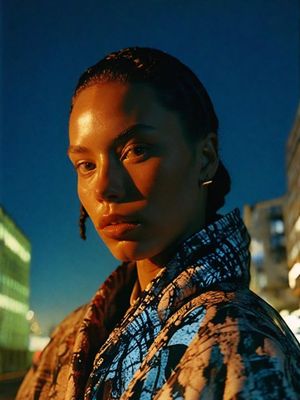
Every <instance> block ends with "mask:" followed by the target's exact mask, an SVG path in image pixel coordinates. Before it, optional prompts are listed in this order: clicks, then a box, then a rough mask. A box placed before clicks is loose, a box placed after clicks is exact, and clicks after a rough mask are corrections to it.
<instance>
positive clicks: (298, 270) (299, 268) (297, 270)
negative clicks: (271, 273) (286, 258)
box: [289, 263, 300, 289]
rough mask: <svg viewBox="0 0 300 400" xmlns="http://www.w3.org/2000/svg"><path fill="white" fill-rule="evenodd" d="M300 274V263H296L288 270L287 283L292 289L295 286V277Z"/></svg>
mask: <svg viewBox="0 0 300 400" xmlns="http://www.w3.org/2000/svg"><path fill="white" fill-rule="evenodd" d="M299 276H300V263H296V264H294V265H293V266H292V268H291V269H290V271H289V285H290V287H291V288H292V289H294V287H295V286H296V281H297V278H298V277H299Z"/></svg>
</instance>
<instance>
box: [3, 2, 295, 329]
mask: <svg viewBox="0 0 300 400" xmlns="http://www.w3.org/2000/svg"><path fill="white" fill-rule="evenodd" d="M130 3H131V4H134V3H135V2H134V1H131V2H130ZM162 3H163V4H162ZM162 3H159V2H156V1H155V2H153V6H152V7H150V8H149V10H148V12H147V13H145V12H144V9H143V2H139V6H137V5H136V6H135V7H133V8H132V9H131V10H129V9H128V8H127V7H126V6H125V5H124V4H121V3H120V2H116V1H113V2H111V3H110V4H105V6H101V7H100V5H99V4H98V3H97V2H96V1H86V2H85V3H84V6H83V3H82V2H75V3H74V2H70V1H66V2H65V7H64V9H62V8H61V7H62V6H61V5H60V3H59V2H58V1H54V2H51V4H46V3H44V4H42V3H41V2H38V1H32V2H31V3H30V5H25V4H21V3H20V4H18V5H14V4H5V5H4V6H3V8H4V10H3V11H4V13H3V15H4V19H3V32H4V35H3V38H4V40H3V42H4V50H3V60H4V65H3V74H2V79H3V85H2V86H3V91H2V93H3V96H2V99H3V106H2V110H3V115H2V121H3V122H2V125H3V137H2V143H3V148H4V152H3V165H4V173H3V182H4V185H3V187H4V191H3V196H1V203H3V206H4V208H5V209H6V210H7V212H8V213H9V214H10V215H11V216H12V217H13V218H14V220H15V221H16V223H17V224H18V225H19V226H20V227H21V228H22V230H24V232H25V234H26V235H27V236H28V237H29V238H30V241H31V243H32V267H31V268H32V269H31V271H32V275H31V308H33V309H34V311H35V312H36V313H37V317H38V319H39V321H40V322H41V325H42V327H43V328H44V330H48V329H49V328H50V327H51V326H54V325H55V324H56V323H58V322H59V320H60V319H61V318H63V317H64V316H65V315H66V314H67V313H68V312H69V311H71V310H72V309H73V308H75V307H76V306H79V305H80V304H82V303H83V302H86V301H88V300H89V298H90V297H91V296H92V295H93V293H94V292H95V290H96V289H97V287H98V286H99V285H100V284H101V283H102V282H103V280H104V279H105V277H106V276H107V275H108V273H109V272H110V271H111V270H112V269H113V268H114V267H115V266H117V265H118V261H117V260H114V259H113V258H112V256H111V255H110V254H109V252H108V250H107V249H106V248H105V247H104V246H103V245H102V244H101V243H100V239H98V237H97V236H96V233H95V232H94V231H93V228H92V226H91V225H90V224H88V239H87V241H86V242H82V241H81V240H80V238H79V233H78V228H77V225H78V221H77V219H78V214H79V202H78V200H77V198H76V177H75V174H74V172H73V170H72V167H71V164H70V163H69V161H68V160H67V157H66V149H67V144H68V143H67V142H68V140H67V131H68V112H69V104H70V98H71V94H72V90H73V88H74V86H75V83H76V80H77V79H78V77H79V74H80V73H81V72H82V71H83V70H84V69H85V68H86V67H88V66H89V65H91V64H93V63H95V62H96V61H97V60H98V59H100V58H101V57H103V56H104V55H105V54H106V53H107V52H110V51H113V50H116V49H118V48H122V47H127V46H129V45H140V46H151V47H158V48H161V49H162V50H165V51H167V52H169V53H171V54H173V55H175V56H177V57H178V58H179V59H180V60H182V61H183V62H184V63H186V64H187V65H188V66H189V67H191V68H192V69H193V71H194V72H195V73H196V74H197V75H198V76H199V78H200V80H201V81H202V82H203V83H204V85H205V87H206V88H207V90H208V92H209V94H210V96H211V98H212V100H213V103H214V105H215V108H216V111H217V114H218V116H219V120H220V133H219V135H220V150H221V158H222V159H223V161H224V163H225V165H226V166H227V167H228V169H229V172H230V174H231V176H232V182H233V183H232V191H231V193H230V194H229V196H228V197H227V201H226V205H225V207H224V212H226V211H230V210H231V209H232V208H234V207H239V208H240V209H242V207H243V205H244V204H245V203H249V204H252V203H255V202H258V201H263V200H267V199H269V198H273V197H278V196H281V195H282V194H284V193H285V192H286V173H285V146H286V142H287V138H288V135H289V132H290V130H291V129H292V126H293V123H294V118H295V116H296V110H297V107H298V103H299V97H300V96H299V87H300V77H299V67H300V66H299V15H300V12H299V4H298V2H297V1H290V2H288V5H285V6H284V5H283V3H282V2H281V1H273V2H265V3H264V4H261V2H259V1H253V2H251V4H247V5H246V4H241V2H238V1H232V2H229V4H228V2H225V1H213V2H211V3H209V4H208V2H196V1H191V2H190V5H189V7H184V6H183V5H182V3H181V2H179V1H174V2H172V7H170V6H168V5H169V2H162ZM136 4H138V3H136ZM144 7H145V4H144ZM87 21H88V22H87ZM166 26H167V29H166V28H165V27H166ZM179 33H180V34H179ZM83 277H84V279H83Z"/></svg>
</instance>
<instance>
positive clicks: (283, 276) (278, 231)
mask: <svg viewBox="0 0 300 400" xmlns="http://www.w3.org/2000/svg"><path fill="white" fill-rule="evenodd" d="M284 204H285V196H283V197H280V198H277V199H273V200H268V201H264V202H260V203H256V204H255V205H252V206H249V205H246V206H245V207H244V221H245V225H246V226H247V228H248V230H249V233H250V235H251V245H250V251H251V267H250V268H251V269H250V271H251V285H250V287H251V289H252V290H253V291H254V292H256V293H257V294H258V295H260V296H261V297H262V298H263V299H265V300H266V301H267V302H268V303H270V304H271V305H272V306H273V307H274V308H276V309H277V310H279V311H280V310H283V309H286V310H294V309H295V308H297V301H296V298H295V297H294V296H293V294H292V293H291V289H290V288H289V284H288V267H287V257H286V243H285V224H284V218H283V208H284Z"/></svg>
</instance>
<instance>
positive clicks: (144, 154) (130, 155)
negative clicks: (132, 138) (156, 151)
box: [74, 144, 150, 176]
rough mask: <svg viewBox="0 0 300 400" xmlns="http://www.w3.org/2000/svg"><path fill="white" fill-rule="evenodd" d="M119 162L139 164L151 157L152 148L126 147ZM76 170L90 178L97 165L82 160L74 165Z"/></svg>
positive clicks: (134, 145) (140, 145) (133, 145)
mask: <svg viewBox="0 0 300 400" xmlns="http://www.w3.org/2000/svg"><path fill="white" fill-rule="evenodd" d="M118 157H119V160H120V161H121V162H124V163H131V162H132V163H138V162H142V161H145V160H147V159H148V158H149V157H150V146H149V145H147V144H131V145H128V146H126V147H125V148H124V149H123V150H122V152H121V153H120V154H119V156H118ZM74 164H75V165H74V167H75V170H76V171H77V173H78V174H79V175H82V176H88V175H90V174H91V173H92V172H93V171H94V170H95V169H96V168H97V165H96V163H94V162H92V161H86V160H80V161H78V162H75V163H74Z"/></svg>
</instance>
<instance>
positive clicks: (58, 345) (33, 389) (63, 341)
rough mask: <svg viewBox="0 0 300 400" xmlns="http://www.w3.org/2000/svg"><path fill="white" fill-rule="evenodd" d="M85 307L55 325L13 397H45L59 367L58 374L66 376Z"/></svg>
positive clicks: (22, 399) (23, 398)
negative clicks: (48, 340) (48, 339)
mask: <svg viewBox="0 0 300 400" xmlns="http://www.w3.org/2000/svg"><path fill="white" fill-rule="evenodd" d="M87 307H88V305H83V306H81V307H79V308H77V309H76V310H74V311H73V312H71V313H70V314H69V315H68V316H67V317H66V318H65V319H64V320H63V321H62V322H61V323H60V324H59V325H58V326H57V327H56V328H55V330H54V331H53V333H52V334H51V338H50V342H49V343H48V345H47V346H46V347H45V349H44V350H43V351H42V353H41V354H40V356H39V357H38V359H36V360H35V361H34V363H33V365H32V367H31V368H30V370H29V371H28V373H27V375H26V376H25V378H24V380H23V382H22V384H21V386H20V388H19V391H18V394H17V397H16V400H19V399H20V400H25V399H32V398H39V399H41V400H43V399H45V400H46V399H47V398H48V395H49V391H50V390H51V384H52V378H53V376H55V375H57V372H58V367H59V368H60V369H61V375H65V376H66V373H67V368H68V364H69V362H70V357H71V351H72V348H73V345H74V341H75V338H76V335H77V332H78V330H79V327H80V325H81V324H82V321H83V318H84V315H85V313H86V310H87ZM58 359H59V361H58ZM64 371H65V372H66V373H65V374H64ZM36 396H38V397H36ZM57 396H58V397H57V399H60V397H59V395H57ZM62 396H63V394H62ZM61 398H63V397H61Z"/></svg>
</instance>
